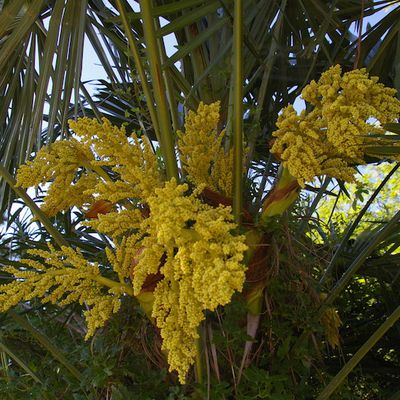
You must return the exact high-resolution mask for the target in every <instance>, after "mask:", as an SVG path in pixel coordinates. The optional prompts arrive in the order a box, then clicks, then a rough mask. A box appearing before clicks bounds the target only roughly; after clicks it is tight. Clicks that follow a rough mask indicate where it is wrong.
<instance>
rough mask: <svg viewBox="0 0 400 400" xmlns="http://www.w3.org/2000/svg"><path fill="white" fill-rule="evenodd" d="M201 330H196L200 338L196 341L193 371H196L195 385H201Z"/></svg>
mask: <svg viewBox="0 0 400 400" xmlns="http://www.w3.org/2000/svg"><path fill="white" fill-rule="evenodd" d="M200 331H201V328H200V327H199V328H198V332H199V335H200V337H199V338H198V339H197V340H196V361H195V364H194V366H195V369H196V378H197V383H203V380H204V379H203V368H204V367H203V355H202V353H203V346H202V336H201V332H200Z"/></svg>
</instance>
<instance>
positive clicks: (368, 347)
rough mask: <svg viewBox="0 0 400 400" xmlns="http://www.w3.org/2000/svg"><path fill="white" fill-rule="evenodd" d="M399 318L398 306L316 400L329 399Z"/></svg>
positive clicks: (399, 308) (399, 310) (399, 307)
mask: <svg viewBox="0 0 400 400" xmlns="http://www.w3.org/2000/svg"><path fill="white" fill-rule="evenodd" d="M399 318H400V306H398V307H397V308H396V309H395V310H394V311H393V313H392V314H390V316H389V317H388V318H387V319H386V321H385V322H384V323H383V324H382V325H381V326H380V327H379V328H378V329H377V330H376V331H375V332H374V333H373V334H372V335H371V337H370V338H369V339H368V340H367V341H366V342H365V343H364V344H363V345H362V346H361V347H360V349H359V350H358V351H357V353H356V354H354V356H353V357H352V358H351V359H350V360H349V361H348V362H347V363H346V364H345V366H344V367H343V368H342V369H341V370H340V372H339V373H338V374H337V375H336V376H335V377H334V378H333V379H332V380H331V381H330V382H329V384H328V386H326V387H325V389H324V390H323V391H322V392H321V393H320V395H319V396H318V397H317V400H326V399H329V397H330V396H331V394H332V393H333V392H334V391H335V390H336V389H337V388H338V387H339V386H340V384H341V383H342V382H343V380H344V379H346V377H347V375H348V374H349V373H350V372H351V371H352V370H353V369H354V368H355V366H356V365H357V364H358V363H359V362H360V361H361V360H362V358H363V357H364V356H365V355H366V354H367V353H368V352H369V351H370V350H371V348H372V347H373V346H375V344H376V343H377V341H378V340H379V339H380V338H381V337H382V336H383V335H384V334H385V333H386V332H387V331H388V330H389V329H390V328H391V327H392V326H393V325H394V323H395V322H396V321H397V320H398V319H399Z"/></svg>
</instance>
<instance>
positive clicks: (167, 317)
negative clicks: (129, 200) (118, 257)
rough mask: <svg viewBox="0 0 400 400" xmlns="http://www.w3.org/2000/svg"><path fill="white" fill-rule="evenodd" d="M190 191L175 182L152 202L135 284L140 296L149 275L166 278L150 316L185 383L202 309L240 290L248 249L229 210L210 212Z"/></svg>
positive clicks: (216, 304)
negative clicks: (160, 275) (163, 260)
mask: <svg viewBox="0 0 400 400" xmlns="http://www.w3.org/2000/svg"><path fill="white" fill-rule="evenodd" d="M187 190H188V187H187V185H178V184H177V183H176V182H175V180H171V181H170V182H167V183H166V185H165V187H164V188H162V189H156V190H155V195H154V196H152V197H150V198H149V199H148V202H149V206H150V217H149V218H147V219H145V220H144V221H143V224H142V229H143V231H145V232H147V234H148V236H146V237H144V239H143V240H142V242H141V243H142V245H143V249H144V250H143V252H141V254H140V255H139V258H138V263H137V265H136V267H135V272H134V282H133V285H134V292H135V294H139V293H140V290H141V287H142V285H143V283H144V281H145V279H146V277H147V276H148V275H149V274H154V273H156V272H157V271H158V270H160V273H161V274H162V275H163V277H164V278H163V279H162V280H161V282H159V283H158V285H157V287H156V289H155V291H154V305H153V314H152V315H153V317H154V318H155V320H156V324H157V326H158V327H159V328H160V331H161V336H162V338H163V349H165V350H167V351H168V363H169V365H170V370H174V369H175V370H177V371H178V373H179V379H180V381H181V382H184V380H185V375H186V372H187V370H188V368H189V367H190V365H192V364H193V362H194V358H195V354H196V339H197V338H198V333H197V329H198V327H199V324H200V323H201V321H203V320H204V318H205V317H204V311H205V310H211V311H213V310H215V309H216V307H217V306H218V305H224V304H227V303H228V302H229V301H230V299H231V297H232V295H233V293H234V291H236V290H237V291H240V290H241V289H242V286H243V283H244V279H245V266H244V265H243V264H242V260H243V253H244V251H245V250H246V248H247V247H246V245H245V244H244V241H245V238H244V236H235V235H233V233H232V231H233V230H234V228H235V224H234V223H233V222H232V214H231V209H230V208H229V207H223V206H220V207H218V208H212V207H210V206H208V205H206V204H203V203H201V202H200V200H199V199H198V198H196V197H195V195H190V196H188V195H185V193H186V191H187ZM163 256H164V257H165V262H164V263H163V264H162V265H161V267H160V261H161V258H162V257H163Z"/></svg>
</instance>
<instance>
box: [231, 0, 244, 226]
mask: <svg viewBox="0 0 400 400" xmlns="http://www.w3.org/2000/svg"><path fill="white" fill-rule="evenodd" d="M242 47H243V3H242V0H235V17H234V22H233V70H234V82H233V85H234V86H233V90H234V93H233V149H234V150H233V151H234V153H233V215H234V217H235V221H236V223H237V224H240V221H241V213H242V202H243V201H242V193H243V56H242Z"/></svg>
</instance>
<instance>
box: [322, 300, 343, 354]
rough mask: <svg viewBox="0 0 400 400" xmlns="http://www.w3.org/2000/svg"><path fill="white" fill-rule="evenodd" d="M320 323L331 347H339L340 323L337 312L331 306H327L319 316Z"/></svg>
mask: <svg viewBox="0 0 400 400" xmlns="http://www.w3.org/2000/svg"><path fill="white" fill-rule="evenodd" d="M321 324H322V326H323V327H324V330H325V336H326V339H327V341H328V343H329V345H330V346H331V347H332V348H335V347H339V344H340V341H339V340H340V337H339V328H340V326H341V325H342V321H341V320H340V317H339V314H338V312H337V311H336V310H335V309H334V308H333V307H329V308H327V309H326V310H325V311H324V313H323V314H322V316H321Z"/></svg>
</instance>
